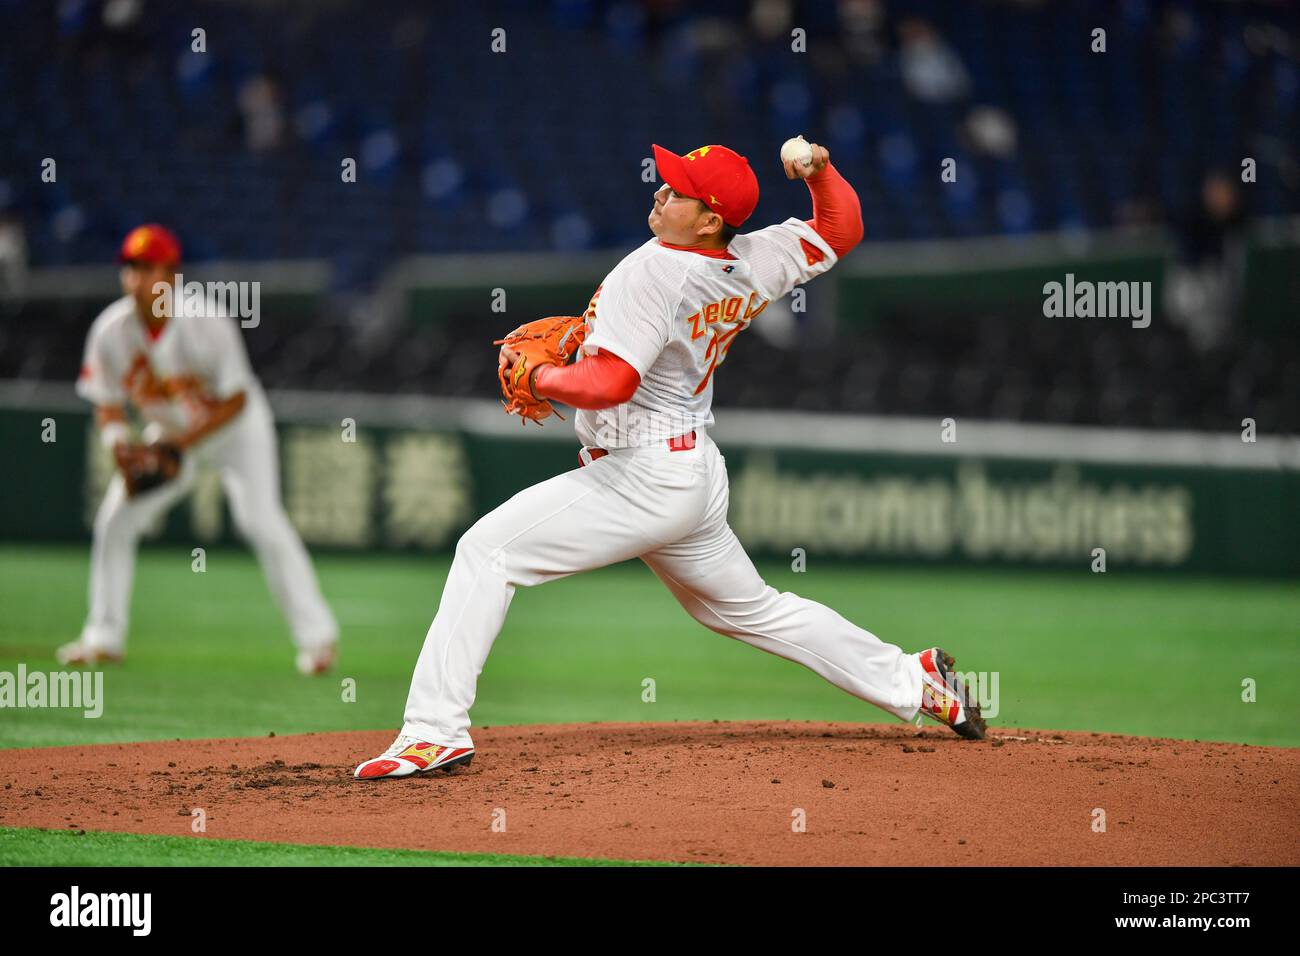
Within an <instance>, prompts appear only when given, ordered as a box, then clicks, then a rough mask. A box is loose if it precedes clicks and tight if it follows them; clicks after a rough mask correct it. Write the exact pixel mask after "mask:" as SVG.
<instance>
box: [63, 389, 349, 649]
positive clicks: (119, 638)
mask: <svg viewBox="0 0 1300 956" xmlns="http://www.w3.org/2000/svg"><path fill="white" fill-rule="evenodd" d="M195 459H198V460H200V461H204V462H210V463H212V464H213V465H215V466H216V467H217V468H218V469H219V471H220V475H221V483H222V486H223V487H224V489H225V492H226V498H227V500H228V501H229V502H230V511H231V514H232V516H233V517H234V519H235V526H236V528H237V529H238V531H239V533H240V535H241V536H242V537H243V538H244V539H245V540H246V541H248V542H249V544H250V545H251V546H252V548H253V551H254V552H255V553H256V554H257V559H258V561H259V562H260V563H261V565H262V573H263V574H264V575H266V580H267V583H268V584H269V585H270V587H271V593H272V594H273V595H274V596H275V600H276V603H277V604H278V605H279V606H280V610H281V611H282V612H283V613H284V615H285V617H286V618H287V619H288V621H289V628H290V631H291V633H292V636H293V642H294V644H295V645H296V646H297V647H298V649H299V650H315V649H317V648H319V647H321V646H323V645H325V644H329V643H331V642H333V641H334V640H335V639H336V638H337V636H338V625H337V624H336V623H335V621H334V615H333V614H332V613H330V609H329V606H328V605H327V604H326V603H325V599H324V598H323V597H322V596H321V592H320V586H319V584H318V583H317V581H316V573H315V571H314V570H312V566H311V559H310V558H309V557H308V556H307V549H306V548H305V547H303V543H302V539H301V538H299V537H298V532H297V531H296V530H295V529H294V527H293V525H292V524H290V522H289V517H288V516H287V515H286V514H285V513H284V508H283V506H282V505H281V503H280V462H279V458H278V455H277V451H276V441H275V425H274V423H273V421H272V419H271V415H270V411H269V410H268V409H266V408H265V407H262V406H259V405H257V404H250V405H249V406H248V407H246V408H245V409H244V410H243V411H242V412H241V413H240V414H239V417H238V418H236V419H235V420H234V421H232V422H231V423H230V424H228V425H227V426H226V427H225V428H223V429H221V430H220V431H219V432H216V433H214V434H213V435H212V436H211V437H209V438H208V439H207V440H206V441H204V442H202V443H201V444H200V445H199V446H198V447H196V448H195V449H193V451H192V453H191V454H187V455H186V456H185V459H184V461H183V463H182V466H181V473H180V474H179V475H178V476H177V477H176V479H175V480H174V481H170V482H168V483H167V484H165V485H162V486H160V487H158V488H155V489H154V490H152V491H147V492H145V493H144V494H141V495H138V496H137V497H135V498H128V497H127V494H126V484H125V482H124V481H123V480H122V476H121V475H120V474H114V476H113V479H112V481H111V482H110V483H109V486H108V492H107V493H106V494H105V495H104V501H103V503H102V504H100V506H99V511H98V512H97V513H96V515H95V532H94V544H93V545H92V548H91V554H90V614H89V616H88V617H87V619H86V625H85V627H84V628H83V630H82V632H81V640H82V642H83V643H84V644H86V645H87V646H88V647H93V648H99V649H103V650H109V651H113V652H117V653H121V652H122V651H124V650H125V649H126V633H127V621H128V617H129V612H130V605H131V582H132V579H133V578H134V576H135V553H136V547H137V545H138V544H139V540H140V535H141V534H142V533H143V532H144V531H145V529H146V528H148V527H149V526H150V525H151V524H152V523H153V522H154V520H155V519H156V518H157V517H158V516H159V515H161V514H162V513H163V512H165V511H167V510H169V509H170V508H171V506H172V505H174V504H175V503H176V502H177V501H179V500H180V499H181V498H183V497H184V496H185V495H186V494H187V493H188V492H189V491H190V489H191V488H192V487H193V485H194V479H195V475H196V471H197V467H196V461H195Z"/></svg>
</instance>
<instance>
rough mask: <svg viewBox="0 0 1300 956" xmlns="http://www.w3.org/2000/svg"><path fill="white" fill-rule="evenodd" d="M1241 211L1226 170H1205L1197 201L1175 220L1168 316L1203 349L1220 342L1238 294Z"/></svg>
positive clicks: (1241, 267)
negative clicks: (1175, 247)
mask: <svg viewBox="0 0 1300 956" xmlns="http://www.w3.org/2000/svg"><path fill="white" fill-rule="evenodd" d="M1244 227H1245V215H1244V213H1243V212H1242V208H1241V194H1240V190H1239V189H1238V188H1237V184H1236V182H1235V181H1234V180H1233V178H1232V177H1231V176H1228V175H1226V174H1224V173H1221V172H1214V173H1210V174H1209V175H1208V176H1206V177H1205V180H1204V182H1203V183H1202V184H1201V195H1200V197H1199V201H1198V202H1197V203H1195V204H1194V205H1193V208H1192V209H1191V210H1190V211H1189V212H1188V213H1187V214H1186V215H1184V216H1183V218H1182V219H1181V221H1180V222H1178V224H1177V229H1178V236H1177V241H1178V261H1177V263H1176V264H1175V265H1174V266H1172V267H1171V268H1170V272H1169V293H1168V297H1167V305H1168V309H1169V315H1170V318H1171V319H1173V320H1174V321H1175V322H1176V323H1177V324H1179V325H1181V326H1182V327H1183V329H1184V330H1185V331H1186V333H1187V337H1188V339H1189V340H1190V341H1191V342H1192V344H1193V345H1194V346H1196V348H1198V349H1199V350H1201V351H1202V352H1204V351H1207V350H1209V349H1211V348H1213V347H1214V346H1216V345H1218V344H1219V343H1221V342H1222V341H1223V339H1224V337H1225V335H1226V334H1227V332H1228V329H1229V327H1230V326H1231V324H1232V320H1233V318H1234V316H1235V315H1236V312H1237V306H1238V304H1239V300H1240V291H1241V279H1242V274H1243V272H1244V268H1245V249H1244V241H1243V236H1244Z"/></svg>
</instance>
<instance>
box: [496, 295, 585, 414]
mask: <svg viewBox="0 0 1300 956" xmlns="http://www.w3.org/2000/svg"><path fill="white" fill-rule="evenodd" d="M586 338H587V321H586V319H584V318H583V317H582V316H580V315H551V316H547V317H546V318H544V319H537V320H536V321H534V322H529V323H527V324H525V325H521V326H519V328H517V329H515V330H514V331H513V332H511V333H510V334H509V335H507V336H506V337H505V338H503V339H497V340H496V341H495V342H493V344H494V345H504V346H506V348H508V349H510V350H511V351H513V352H514V353H515V354H516V355H518V356H519V358H518V359H517V360H516V361H515V363H514V364H513V365H507V364H506V363H505V362H501V363H500V364H499V365H498V366H497V378H498V379H499V380H500V382H501V394H502V395H503V396H504V398H505V402H504V403H503V404H504V405H505V407H506V412H507V413H508V414H511V415H518V416H519V417H520V419H521V421H520V424H521V425H522V424H524V422H523V420H524V419H529V420H532V421H534V422H537V424H539V425H540V424H541V423H542V419H544V418H549V417H550V416H551V414H552V413H554V414H556V415H559V417H560V419H561V420H563V418H564V416H563V415H560V414H559V412H556V411H555V409H554V408H553V407H552V406H551V403H550V402H548V401H547V400H546V399H544V398H538V397H537V396H536V395H534V394H533V387H532V378H533V371H534V370H536V369H538V368H540V367H541V366H543V365H565V364H567V363H568V361H569V360H570V359H571V358H573V356H574V355H575V354H576V353H577V351H578V349H580V348H582V343H583V341H584V340H585V339H586Z"/></svg>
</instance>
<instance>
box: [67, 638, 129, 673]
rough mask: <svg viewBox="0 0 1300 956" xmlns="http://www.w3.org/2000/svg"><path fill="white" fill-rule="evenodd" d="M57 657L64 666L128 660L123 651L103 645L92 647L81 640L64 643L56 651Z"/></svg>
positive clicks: (92, 664) (82, 665) (89, 665)
mask: <svg viewBox="0 0 1300 956" xmlns="http://www.w3.org/2000/svg"><path fill="white" fill-rule="evenodd" d="M54 656H55V658H56V659H57V660H58V662H59V663H60V664H62V665H63V666H64V667H93V666H94V665H96V664H120V663H122V661H124V660H126V654H124V653H123V652H122V651H112V650H108V649H107V648H103V647H91V646H89V645H88V644H85V643H83V642H81V641H73V642H72V643H71V644H64V645H63V646H62V647H60V648H59V649H58V650H57V651H55V652H54Z"/></svg>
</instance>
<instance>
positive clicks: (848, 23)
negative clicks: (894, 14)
mask: <svg viewBox="0 0 1300 956" xmlns="http://www.w3.org/2000/svg"><path fill="white" fill-rule="evenodd" d="M839 15H840V29H841V31H842V35H843V38H844V48H845V49H846V50H847V51H848V53H849V56H850V57H852V58H853V59H854V60H855V61H856V62H858V63H862V64H874V63H877V62H879V60H880V58H881V56H882V54H883V52H884V44H883V43H882V41H881V37H880V32H881V27H882V26H883V24H884V19H885V11H884V9H883V7H882V6H881V4H880V0H841V2H840V6H839Z"/></svg>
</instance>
